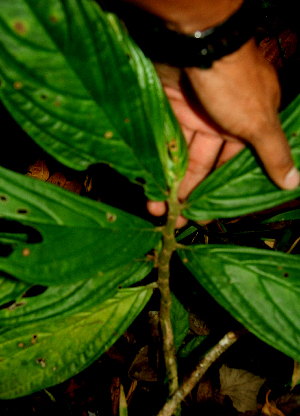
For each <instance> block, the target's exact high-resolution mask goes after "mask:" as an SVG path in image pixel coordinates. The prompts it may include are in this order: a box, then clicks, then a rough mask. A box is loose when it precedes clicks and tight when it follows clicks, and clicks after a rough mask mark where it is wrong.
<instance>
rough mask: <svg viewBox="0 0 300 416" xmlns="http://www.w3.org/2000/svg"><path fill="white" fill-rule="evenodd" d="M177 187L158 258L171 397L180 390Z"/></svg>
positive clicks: (164, 341) (161, 311)
mask: <svg viewBox="0 0 300 416" xmlns="http://www.w3.org/2000/svg"><path fill="white" fill-rule="evenodd" d="M177 188H178V187H177V186H174V187H173V189H172V190H171V193H170V197H169V199H168V217H167V223H166V225H165V227H164V229H163V246H162V250H161V252H160V255H159V258H158V281H157V284H158V287H159V290H160V293H161V302H160V325H161V331H162V336H163V353H164V360H165V366H166V372H167V376H168V381H169V395H170V397H171V396H172V395H173V394H174V393H175V391H176V390H177V389H178V375H177V363H176V356H175V345H174V336H173V329H172V324H171V316H170V315H171V291H170V285H169V280H170V261H171V257H172V254H173V252H174V251H175V250H176V239H175V226H176V220H177V218H178V215H179V214H180V205H179V203H178V200H177Z"/></svg>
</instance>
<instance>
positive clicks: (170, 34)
mask: <svg viewBox="0 0 300 416" xmlns="http://www.w3.org/2000/svg"><path fill="white" fill-rule="evenodd" d="M258 14H259V6H258V2H257V0H245V1H244V3H243V4H242V5H241V7H240V8H239V9H238V10H237V11H236V12H235V13H234V14H232V15H231V16H230V17H229V18H228V19H227V20H226V21H225V22H223V23H221V24H219V25H217V26H214V27H211V28H208V29H206V30H204V31H196V32H195V33H193V34H190V35H186V34H182V33H178V32H176V31H173V30H169V29H168V28H167V27H166V26H165V24H164V22H163V21H162V20H161V19H159V18H158V17H156V16H154V15H151V14H149V13H146V12H144V11H142V10H138V11H137V10H135V12H132V11H131V12H130V13H126V17H125V18H124V19H123V20H124V22H125V25H126V27H127V29H128V31H129V34H130V35H131V37H132V38H133V39H134V41H135V42H136V43H137V45H138V46H139V47H140V48H141V49H142V51H143V52H144V54H145V55H146V56H148V57H149V58H150V59H151V60H152V61H155V62H162V63H167V64H169V65H173V66H176V67H192V66H195V67H199V68H210V67H211V66H212V64H213V62H214V61H216V60H218V59H220V58H222V57H223V56H225V55H229V54H231V53H232V52H234V51H236V50H238V49H239V48H240V47H241V46H242V45H243V44H244V43H246V42H247V41H248V40H249V39H250V38H251V37H253V36H254V35H255V32H256V29H257V22H258Z"/></svg>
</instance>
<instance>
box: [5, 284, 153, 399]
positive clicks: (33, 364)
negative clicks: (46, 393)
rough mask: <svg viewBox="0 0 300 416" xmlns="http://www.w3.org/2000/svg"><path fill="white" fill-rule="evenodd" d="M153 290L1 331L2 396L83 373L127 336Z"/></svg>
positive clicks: (130, 292) (21, 393) (129, 292)
mask: <svg viewBox="0 0 300 416" xmlns="http://www.w3.org/2000/svg"><path fill="white" fill-rule="evenodd" d="M151 294H152V289H149V288H146V287H141V288H135V289H122V290H121V291H119V293H117V294H116V295H115V297H114V298H111V299H108V300H106V301H105V302H104V303H102V304H100V305H98V306H95V307H94V308H91V309H88V310H86V311H84V312H80V313H77V314H74V315H72V316H70V317H64V318H62V319H46V320H43V321H39V322H37V323H33V324H28V325H23V326H20V327H18V328H8V329H2V330H1V331H0V373H1V378H0V398H1V399H12V398H15V397H19V396H25V395H28V394H30V393H32V392H34V391H37V390H40V389H42V388H47V387H50V386H53V385H55V384H58V383H61V382H63V381H65V380H66V379H68V378H69V377H71V376H73V375H75V374H77V373H79V372H80V371H82V370H83V369H84V368H86V367H87V366H89V365H90V364H91V363H92V362H93V361H95V360H96V359H97V358H98V357H99V356H100V355H101V354H102V353H103V352H104V351H105V350H107V349H108V348H109V347H110V346H111V345H112V344H113V343H114V342H115V341H116V339H117V338H118V337H119V336H120V335H122V334H123V332H124V331H125V330H126V328H127V327H128V326H129V325H130V324H131V323H132V321H133V320H134V319H135V318H136V316H137V315H138V314H139V313H140V312H141V310H142V308H143V307H144V306H145V305H146V303H147V302H148V300H149V298H150V296H151Z"/></svg>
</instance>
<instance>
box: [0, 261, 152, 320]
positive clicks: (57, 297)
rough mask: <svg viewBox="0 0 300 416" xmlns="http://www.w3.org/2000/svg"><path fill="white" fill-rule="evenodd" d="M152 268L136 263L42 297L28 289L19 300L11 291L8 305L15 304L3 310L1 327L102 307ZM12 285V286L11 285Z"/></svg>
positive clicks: (51, 289)
mask: <svg viewBox="0 0 300 416" xmlns="http://www.w3.org/2000/svg"><path fill="white" fill-rule="evenodd" d="M152 267H153V263H152V262H149V261H144V262H139V263H132V264H129V265H127V266H125V267H121V268H120V269H116V270H112V271H111V272H107V273H106V274H105V275H104V276H101V277H97V278H94V279H89V280H85V281H83V282H82V281H81V282H76V283H73V284H68V285H59V286H50V287H48V288H44V289H45V290H44V291H43V292H42V293H38V292H37V294H33V295H31V296H29V297H28V296H27V289H28V287H25V289H26V290H24V289H23V291H22V292H20V294H19V296H16V293H17V294H18V292H16V291H11V292H10V297H9V298H8V295H7V296H6V302H8V301H13V303H12V304H10V305H9V307H7V308H3V309H1V310H0V327H4V326H13V325H15V326H17V325H24V324H26V323H34V322H37V321H38V320H41V319H45V318H53V317H60V318H61V317H63V316H69V315H71V314H74V313H78V312H80V311H82V310H85V309H87V308H91V307H93V306H96V305H99V304H100V303H102V302H104V301H105V300H106V299H107V298H108V297H112V296H114V295H115V294H116V292H117V289H118V288H119V287H120V286H123V283H124V281H125V282H126V280H127V278H128V276H130V279H131V282H132V283H136V282H138V281H140V280H142V279H143V278H144V277H145V276H147V275H148V274H149V273H150V271H151V269H152ZM7 280H8V279H7ZM8 283H10V285H11V286H12V282H11V281H9V282H8ZM16 284H18V286H17V287H18V289H20V287H19V286H23V287H24V286H25V284H23V283H21V282H16ZM2 286H3V285H1V286H0V290H1V289H2ZM34 290H35V287H34V286H33V287H32V288H31V291H32V292H34ZM0 293H1V292H0ZM1 295H2V293H1ZM0 302H1V301H0ZM1 303H2V302H1ZM3 303H5V302H3Z"/></svg>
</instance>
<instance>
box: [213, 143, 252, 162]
mask: <svg viewBox="0 0 300 416" xmlns="http://www.w3.org/2000/svg"><path fill="white" fill-rule="evenodd" d="M244 147H245V144H244V143H243V142H240V141H238V142H237V141H235V142H233V141H230V142H225V144H224V146H223V148H222V151H221V153H220V155H219V158H218V161H217V163H216V166H215V168H218V167H220V166H222V165H223V164H224V163H226V162H228V160H230V159H232V158H233V157H234V156H235V155H236V154H238V153H239V152H240V151H241V150H242V149H243V148H244Z"/></svg>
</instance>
